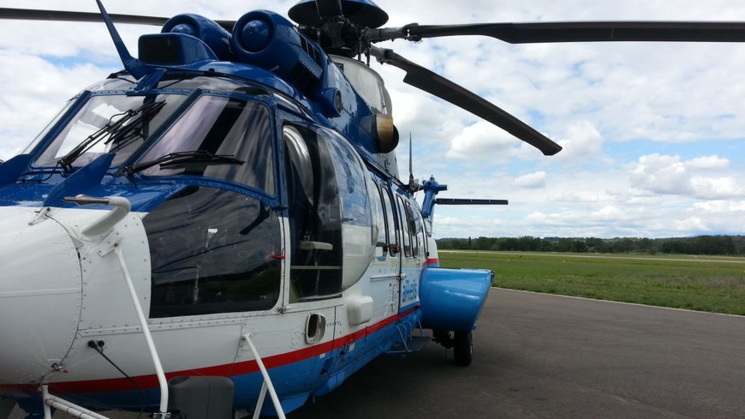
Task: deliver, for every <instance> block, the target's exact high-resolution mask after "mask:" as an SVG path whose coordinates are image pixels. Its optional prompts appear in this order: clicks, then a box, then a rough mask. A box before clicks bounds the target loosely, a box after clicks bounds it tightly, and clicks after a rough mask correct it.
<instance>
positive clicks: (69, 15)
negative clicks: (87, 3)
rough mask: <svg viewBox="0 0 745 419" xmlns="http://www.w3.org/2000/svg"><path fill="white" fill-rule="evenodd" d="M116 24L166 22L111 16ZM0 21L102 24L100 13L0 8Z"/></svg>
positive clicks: (148, 17)
mask: <svg viewBox="0 0 745 419" xmlns="http://www.w3.org/2000/svg"><path fill="white" fill-rule="evenodd" d="M109 16H111V19H112V20H113V21H114V22H116V23H131V24H140V25H155V26H163V24H164V23H166V21H167V20H168V18H165V17H154V16H135V15H117V14H111V15H109ZM0 19H13V20H42V21H44V20H47V21H61V22H103V18H102V17H101V14H100V13H89V12H70V11H62V10H38V9H11V8H7V7H0Z"/></svg>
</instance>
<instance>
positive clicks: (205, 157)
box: [124, 150, 245, 176]
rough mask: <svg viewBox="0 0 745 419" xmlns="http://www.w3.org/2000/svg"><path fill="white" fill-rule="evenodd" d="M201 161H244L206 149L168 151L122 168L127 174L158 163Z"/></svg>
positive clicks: (161, 165)
mask: <svg viewBox="0 0 745 419" xmlns="http://www.w3.org/2000/svg"><path fill="white" fill-rule="evenodd" d="M190 163H201V164H244V163H245V161H243V160H239V159H237V158H235V156H231V155H223V154H214V153H211V152H209V151H207V150H195V151H181V152H178V153H169V154H166V155H164V156H161V157H158V158H157V159H155V160H150V161H145V162H141V163H137V164H133V165H130V166H127V167H125V168H124V173H126V174H127V176H129V175H132V174H135V173H137V172H141V171H143V170H145V169H149V168H151V167H153V166H156V165H160V167H161V168H163V169H164V168H168V167H173V166H180V165H183V164H190Z"/></svg>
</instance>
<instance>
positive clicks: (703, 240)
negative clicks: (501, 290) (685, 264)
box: [437, 236, 745, 256]
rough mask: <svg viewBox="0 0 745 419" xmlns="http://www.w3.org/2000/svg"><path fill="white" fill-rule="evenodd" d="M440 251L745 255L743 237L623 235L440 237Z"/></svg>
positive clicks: (438, 245) (438, 241)
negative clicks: (650, 237) (602, 237)
mask: <svg viewBox="0 0 745 419" xmlns="http://www.w3.org/2000/svg"><path fill="white" fill-rule="evenodd" d="M437 247H438V248H439V249H443V250H499V251H518V252H568V253H637V254H650V255H655V254H684V255H721V256H745V236H696V237H672V238H664V239H649V238H638V237H623V238H614V239H599V238H595V237H583V238H567V237H544V238H539V237H530V236H525V237H496V238H495V237H478V238H471V237H469V238H467V239H454V238H450V239H440V240H437Z"/></svg>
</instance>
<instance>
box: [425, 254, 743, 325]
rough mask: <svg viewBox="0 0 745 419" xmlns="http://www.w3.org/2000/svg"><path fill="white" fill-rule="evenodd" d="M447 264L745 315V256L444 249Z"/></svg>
mask: <svg viewBox="0 0 745 419" xmlns="http://www.w3.org/2000/svg"><path fill="white" fill-rule="evenodd" d="M439 256H440V265H441V266H442V267H443V268H484V269H491V270H493V271H494V272H495V273H496V277H495V280H494V286H498V287H504V288H512V289H520V290H528V291H536V292H545V293H552V294H563V295H574V296H580V297H588V298H597V299H603V300H613V301H625V302H630V303H640V304H648V305H656V306H663V307H676V308H685V309H691V310H701V311H711V312H717V313H728V314H738V315H745V258H734V257H732V258H725V257H710V256H700V257H693V256H637V255H589V254H588V255H579V254H557V253H533V252H529V253H528V252H526V253H520V252H475V251H474V252H446V251H441V252H440V255H439Z"/></svg>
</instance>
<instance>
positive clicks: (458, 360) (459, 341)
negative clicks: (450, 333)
mask: <svg viewBox="0 0 745 419" xmlns="http://www.w3.org/2000/svg"><path fill="white" fill-rule="evenodd" d="M453 355H454V356H455V365H459V366H461V367H467V366H469V365H471V361H472V360H473V333H472V332H471V331H470V330H469V331H468V332H455V336H454V338H453Z"/></svg>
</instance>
